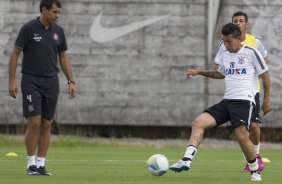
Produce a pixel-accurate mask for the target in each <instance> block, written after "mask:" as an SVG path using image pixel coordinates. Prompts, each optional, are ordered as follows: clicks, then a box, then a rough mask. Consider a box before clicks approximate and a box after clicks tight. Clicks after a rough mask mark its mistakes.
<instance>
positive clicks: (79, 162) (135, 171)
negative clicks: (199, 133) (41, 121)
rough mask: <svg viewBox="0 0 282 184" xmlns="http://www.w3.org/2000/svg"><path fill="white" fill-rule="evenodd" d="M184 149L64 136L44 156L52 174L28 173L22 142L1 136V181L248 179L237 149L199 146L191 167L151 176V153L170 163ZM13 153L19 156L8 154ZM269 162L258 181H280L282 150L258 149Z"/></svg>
mask: <svg viewBox="0 0 282 184" xmlns="http://www.w3.org/2000/svg"><path fill="white" fill-rule="evenodd" d="M184 147H185V145H183V147H172V146H169V147H162V148H156V147H143V146H120V145H117V144H115V143H114V141H113V142H111V143H109V144H104V143H97V142H96V143H89V142H85V141H83V140H77V139H73V138H65V139H62V140H59V141H53V142H52V144H51V146H50V149H49V155H48V158H47V168H48V170H49V171H50V172H52V174H53V176H27V175H26V170H25V167H26V156H25V148H24V146H23V143H22V141H19V140H11V139H8V138H7V137H6V136H0V175H1V176H0V183H1V184H33V183H34V184H35V183H36V184H37V183H40V184H177V183H178V184H183V183H185V184H211V183H215V184H238V183H240V184H245V183H252V182H251V181H250V174H247V173H242V172H241V169H242V168H243V166H244V162H243V158H242V154H241V152H240V150H239V149H238V148H232V149H230V148H229V149H219V148H217V149H207V148H203V149H200V150H199V152H198V154H197V156H196V157H195V159H194V161H193V166H192V168H191V170H189V171H187V172H182V173H174V172H171V171H169V172H168V173H166V174H165V175H163V176H160V177H156V176H152V175H150V173H149V172H148V171H147V169H146V160H147V159H148V158H149V156H151V155H153V154H155V153H161V154H164V155H166V156H167V158H168V159H169V162H170V164H172V163H174V162H175V161H177V160H178V159H180V158H181V157H182V156H183V153H184ZM7 152H16V153H17V154H18V157H7V156H5V155H6V153H7ZM262 153H263V156H264V157H267V158H268V159H270V160H271V163H266V170H265V171H263V172H262V179H263V181H262V182H261V183H264V184H279V183H281V179H282V176H281V161H282V159H281V155H282V154H281V153H282V150H279V149H275V150H262Z"/></svg>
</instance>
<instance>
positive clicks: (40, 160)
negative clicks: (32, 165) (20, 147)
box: [36, 157, 45, 168]
mask: <svg viewBox="0 0 282 184" xmlns="http://www.w3.org/2000/svg"><path fill="white" fill-rule="evenodd" d="M36 163H37V164H36V166H37V168H38V167H44V166H45V158H43V157H37V162H36Z"/></svg>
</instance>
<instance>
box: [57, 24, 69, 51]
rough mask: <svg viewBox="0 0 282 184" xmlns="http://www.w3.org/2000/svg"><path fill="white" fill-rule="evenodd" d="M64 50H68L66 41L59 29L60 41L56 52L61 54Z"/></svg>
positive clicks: (62, 31)
mask: <svg viewBox="0 0 282 184" xmlns="http://www.w3.org/2000/svg"><path fill="white" fill-rule="evenodd" d="M66 50H68V45H67V40H66V36H65V33H64V30H63V29H61V41H60V44H59V45H58V52H63V51H66Z"/></svg>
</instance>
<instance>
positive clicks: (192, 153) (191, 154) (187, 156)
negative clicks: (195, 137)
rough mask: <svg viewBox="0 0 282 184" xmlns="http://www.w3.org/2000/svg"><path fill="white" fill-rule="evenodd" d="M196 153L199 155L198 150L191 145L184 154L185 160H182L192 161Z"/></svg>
mask: <svg viewBox="0 0 282 184" xmlns="http://www.w3.org/2000/svg"><path fill="white" fill-rule="evenodd" d="M196 153H197V148H196V147H195V146H193V145H189V146H188V147H187V149H186V152H185V154H184V158H183V159H182V160H184V159H185V160H186V159H188V160H192V159H193V158H194V156H195V155H196ZM185 160H184V161H185Z"/></svg>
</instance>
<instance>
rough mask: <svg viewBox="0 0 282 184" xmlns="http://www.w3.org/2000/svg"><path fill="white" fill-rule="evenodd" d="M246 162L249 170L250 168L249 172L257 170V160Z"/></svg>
mask: <svg viewBox="0 0 282 184" xmlns="http://www.w3.org/2000/svg"><path fill="white" fill-rule="evenodd" d="M247 162H248V165H249V168H250V170H251V171H256V170H258V168H259V165H258V161H257V159H255V160H251V161H247Z"/></svg>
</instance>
